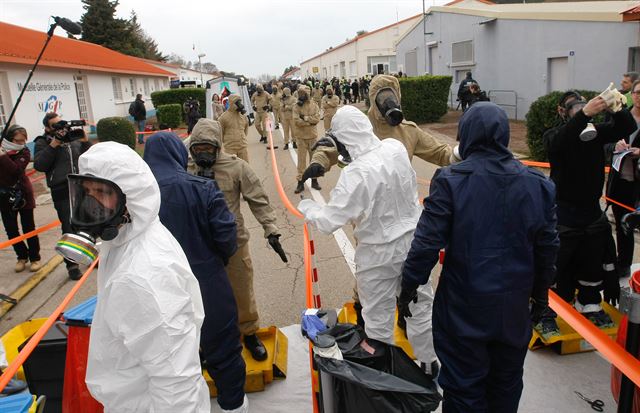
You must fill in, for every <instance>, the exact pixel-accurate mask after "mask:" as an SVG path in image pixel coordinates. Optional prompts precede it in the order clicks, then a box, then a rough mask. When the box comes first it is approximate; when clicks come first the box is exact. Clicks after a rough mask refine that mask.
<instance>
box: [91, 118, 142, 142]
mask: <svg viewBox="0 0 640 413" xmlns="http://www.w3.org/2000/svg"><path fill="white" fill-rule="evenodd" d="M96 133H97V134H98V141H100V142H107V141H113V142H118V143H121V144H123V145H127V146H129V147H130V148H131V149H135V148H136V130H135V128H134V127H133V124H132V123H131V122H130V121H129V120H128V119H127V118H120V117H117V116H114V117H111V118H102V119H100V120H99V121H98V124H97V125H96Z"/></svg>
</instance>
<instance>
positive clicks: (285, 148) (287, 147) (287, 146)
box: [282, 143, 289, 151]
mask: <svg viewBox="0 0 640 413" xmlns="http://www.w3.org/2000/svg"><path fill="white" fill-rule="evenodd" d="M282 149H284V150H285V151H286V150H287V149H289V144H288V143H285V144H284V148H282Z"/></svg>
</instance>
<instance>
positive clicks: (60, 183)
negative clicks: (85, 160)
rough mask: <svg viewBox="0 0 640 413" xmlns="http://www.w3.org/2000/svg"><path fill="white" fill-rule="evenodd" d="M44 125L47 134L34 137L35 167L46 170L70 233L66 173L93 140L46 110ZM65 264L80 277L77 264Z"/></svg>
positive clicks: (65, 230)
mask: <svg viewBox="0 0 640 413" xmlns="http://www.w3.org/2000/svg"><path fill="white" fill-rule="evenodd" d="M42 124H43V125H44V132H45V133H44V135H42V136H38V137H37V138H36V139H35V150H34V155H33V167H34V168H35V169H36V170H37V171H40V172H44V173H46V175H47V186H48V187H49V189H51V198H52V200H53V205H54V207H55V208H56V212H57V213H58V219H60V222H62V233H63V234H64V233H70V232H73V231H72V229H71V223H70V210H69V188H68V185H67V175H69V174H77V173H78V158H79V157H80V155H82V154H83V153H84V152H86V151H87V150H88V149H89V147H90V146H91V143H90V142H89V139H88V138H87V136H86V134H85V133H84V131H83V130H82V129H71V127H70V126H69V125H70V124H69V123H68V122H65V121H63V120H62V118H60V116H59V115H58V114H57V113H54V112H49V113H47V114H46V115H45V117H44V119H43V120H42ZM65 264H66V265H67V271H68V272H69V278H70V279H72V280H78V279H80V277H81V276H82V273H81V272H80V269H79V268H78V265H77V264H75V263H73V262H71V261H69V260H65Z"/></svg>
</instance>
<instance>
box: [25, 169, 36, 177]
mask: <svg viewBox="0 0 640 413" xmlns="http://www.w3.org/2000/svg"><path fill="white" fill-rule="evenodd" d="M36 172H38V171H36V170H35V169H29V170H28V171H27V172H25V176H31V175H33V174H35V173H36Z"/></svg>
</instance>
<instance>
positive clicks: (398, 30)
mask: <svg viewBox="0 0 640 413" xmlns="http://www.w3.org/2000/svg"><path fill="white" fill-rule="evenodd" d="M421 17H422V15H421V14H419V15H417V16H413V17H409V18H407V19H404V20H400V21H398V22H397V23H394V24H390V25H388V26H385V27H382V28H380V29H377V30H374V31H371V32H367V33H363V34H361V35H359V36H356V37H354V38H353V39H350V40H348V41H346V42H344V43H342V44H340V45H338V46H336V47H330V48H329V49H327V50H326V51H325V52H323V53H320V54H319V55H317V56H314V57H312V58H310V59H307V60H305V61H304V62H302V63H300V75H301V76H302V77H305V78H306V77H309V76H313V77H317V78H320V79H330V78H332V77H334V76H335V77H339V78H342V77H344V78H349V79H355V78H359V77H362V76H365V75H377V74H378V73H396V72H398V71H402V69H403V68H402V66H399V65H397V64H396V50H395V43H396V42H397V40H398V39H399V38H400V36H401V35H402V34H403V33H404V32H405V31H406V30H408V29H409V28H410V27H412V26H413V25H414V23H415V22H416V21H418V20H420V18H421Z"/></svg>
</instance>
